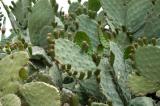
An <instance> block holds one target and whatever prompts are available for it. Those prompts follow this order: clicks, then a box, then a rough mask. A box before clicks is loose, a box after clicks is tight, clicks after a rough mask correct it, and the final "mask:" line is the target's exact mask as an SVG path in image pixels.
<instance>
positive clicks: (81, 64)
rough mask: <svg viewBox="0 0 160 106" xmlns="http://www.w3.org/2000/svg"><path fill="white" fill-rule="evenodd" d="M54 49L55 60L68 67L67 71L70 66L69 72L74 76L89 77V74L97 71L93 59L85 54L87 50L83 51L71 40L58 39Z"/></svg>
mask: <svg viewBox="0 0 160 106" xmlns="http://www.w3.org/2000/svg"><path fill="white" fill-rule="evenodd" d="M54 49H55V50H54V51H55V59H56V60H57V61H58V62H60V64H62V65H64V66H66V71H67V66H68V69H69V70H68V71H70V72H71V73H72V74H74V73H77V74H80V75H79V77H81V76H82V77H84V76H85V75H87V72H89V71H91V73H92V72H94V71H95V70H96V66H95V64H94V62H93V61H92V58H91V57H90V56H89V55H87V54H86V53H85V52H84V51H85V50H84V49H87V48H82V49H81V48H80V47H79V46H77V45H76V44H74V43H73V42H71V41H69V40H66V39H57V40H55V47H54ZM64 68H65V67H64ZM83 74H84V75H83ZM75 75H76V74H75ZM82 79H83V78H82Z"/></svg>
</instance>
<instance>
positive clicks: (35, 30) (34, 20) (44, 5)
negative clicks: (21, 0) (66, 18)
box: [28, 0, 54, 46]
mask: <svg viewBox="0 0 160 106" xmlns="http://www.w3.org/2000/svg"><path fill="white" fill-rule="evenodd" d="M52 22H54V9H53V8H52V6H51V3H50V1H49V0H38V1H37V2H36V4H35V5H34V7H33V8H32V12H31V13H30V14H29V19H28V28H29V34H30V38H31V42H32V43H33V44H34V45H36V46H38V45H41V42H43V41H41V40H45V39H46V35H47V33H46V34H44V35H43V36H42V35H41V36H40V33H42V32H40V30H42V29H43V28H44V27H46V26H51V23H52ZM42 37H43V38H42ZM44 46H45V45H44Z"/></svg>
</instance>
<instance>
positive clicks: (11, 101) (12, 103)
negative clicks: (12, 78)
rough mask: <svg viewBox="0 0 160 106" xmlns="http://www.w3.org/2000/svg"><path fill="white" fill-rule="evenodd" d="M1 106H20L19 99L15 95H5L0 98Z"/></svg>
mask: <svg viewBox="0 0 160 106" xmlns="http://www.w3.org/2000/svg"><path fill="white" fill-rule="evenodd" d="M0 101H1V103H2V105H3V106H21V100H20V98H19V97H18V96H17V95H15V94H7V95H5V96H3V97H1V98H0Z"/></svg>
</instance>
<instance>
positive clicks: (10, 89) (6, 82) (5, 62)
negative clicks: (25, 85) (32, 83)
mask: <svg viewBox="0 0 160 106" xmlns="http://www.w3.org/2000/svg"><path fill="white" fill-rule="evenodd" d="M28 59H29V56H28V54H27V53H26V52H16V53H13V54H11V55H8V56H6V57H4V58H3V59H2V60H1V61H0V77H1V80H0V85H1V86H0V89H1V92H0V96H2V95H4V94H7V93H15V92H17V90H18V88H19V86H20V85H21V83H22V82H21V78H20V76H19V71H20V70H21V69H22V68H23V67H24V66H25V65H27V64H28Z"/></svg>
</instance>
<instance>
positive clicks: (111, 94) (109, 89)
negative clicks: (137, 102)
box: [98, 58, 124, 106]
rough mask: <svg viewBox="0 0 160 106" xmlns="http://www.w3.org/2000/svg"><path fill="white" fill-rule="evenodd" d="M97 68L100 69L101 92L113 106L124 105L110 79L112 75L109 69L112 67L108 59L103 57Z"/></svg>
mask: <svg viewBox="0 0 160 106" xmlns="http://www.w3.org/2000/svg"><path fill="white" fill-rule="evenodd" d="M98 68H99V69H100V70H101V73H100V78H101V82H100V85H101V87H102V92H103V94H104V95H105V96H106V97H107V98H108V100H110V101H111V102H112V104H113V106H124V105H123V101H122V100H121V98H120V96H119V94H118V92H117V90H116V86H115V84H114V82H113V80H112V75H111V73H110V71H113V69H112V68H111V66H110V65H109V62H108V59H107V58H103V59H102V60H101V62H100V64H99V66H98Z"/></svg>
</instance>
